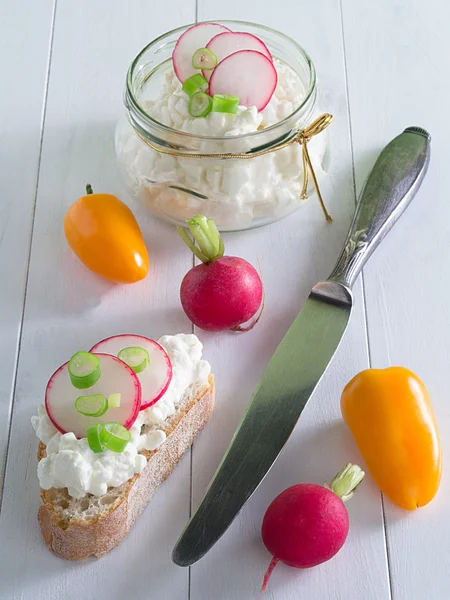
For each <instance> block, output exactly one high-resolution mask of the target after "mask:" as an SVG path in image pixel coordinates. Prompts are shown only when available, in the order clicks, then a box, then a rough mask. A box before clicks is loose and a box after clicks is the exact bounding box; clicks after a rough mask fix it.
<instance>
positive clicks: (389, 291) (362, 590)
mask: <svg viewBox="0 0 450 600" xmlns="http://www.w3.org/2000/svg"><path fill="white" fill-rule="evenodd" d="M218 17H219V18H224V19H225V18H227V19H242V20H253V21H258V22H261V23H265V24H268V25H271V26H273V27H275V28H277V29H280V30H282V31H284V32H286V33H287V34H289V35H291V36H292V37H294V38H295V39H296V40H297V41H298V42H299V43H300V44H301V45H302V46H304V47H305V48H306V49H307V50H308V51H309V53H310V54H311V55H312V57H313V60H314V62H315V64H316V68H317V70H318V73H319V77H320V87H321V94H322V102H321V105H322V107H323V109H325V110H327V111H329V112H331V113H332V114H333V115H334V117H335V121H334V123H333V125H332V127H330V143H331V151H332V160H331V167H330V173H329V177H328V179H327V180H326V181H323V182H322V187H323V192H324V195H325V197H326V198H327V201H328V203H329V205H330V210H331V212H332V214H333V216H334V219H335V220H334V223H333V225H331V226H329V225H327V224H326V223H325V222H324V221H323V217H322V214H321V212H320V209H319V207H318V204H317V203H316V202H315V201H311V202H309V203H308V204H307V205H306V206H305V207H304V208H303V209H302V210H300V211H299V212H298V213H296V214H295V215H293V216H291V217H290V218H288V219H286V220H284V221H282V222H280V223H276V224H274V225H271V226H269V227H265V228H262V229H259V230H255V231H250V232H246V233H240V234H227V235H226V236H225V243H226V246H227V249H228V251H229V253H230V254H237V255H240V256H243V257H245V258H247V259H248V260H250V261H252V262H256V261H257V260H258V259H259V261H260V263H261V266H262V269H263V272H264V281H265V286H266V289H267V308H266V311H265V313H264V317H263V319H262V320H261V322H260V324H259V325H258V326H257V327H256V328H255V329H254V330H253V331H252V332H251V333H248V334H243V335H233V334H220V335H217V334H214V335H210V334H205V333H201V332H200V335H201V338H202V340H203V342H204V346H205V356H206V358H207V359H208V360H209V361H210V362H211V363H212V365H213V369H214V372H215V374H216V380H217V410H216V411H215V414H214V416H213V418H212V420H211V422H210V424H209V425H208V427H207V428H206V430H205V431H204V432H203V433H202V435H201V436H200V437H199V438H198V440H197V441H196V442H195V445H194V447H193V450H192V451H191V452H190V453H188V454H187V455H186V456H185V457H184V459H183V460H182V461H181V463H180V464H179V466H178V467H177V469H176V471H175V472H174V474H173V475H172V477H171V478H170V479H169V480H168V481H167V482H166V483H165V484H164V485H163V486H162V488H161V489H160V490H159V492H158V494H157V495H156V496H155V498H154V499H153V501H152V503H151V505H150V506H149V508H148V509H147V510H146V511H145V513H144V515H143V516H142V517H141V519H140V521H139V525H138V526H137V527H135V528H134V529H133V531H132V532H131V534H130V536H129V538H128V539H127V540H126V542H125V543H124V544H122V546H120V547H119V548H118V549H116V550H115V551H113V552H112V553H111V554H109V555H108V556H106V557H105V558H103V559H102V560H101V561H98V560H92V561H86V562H83V563H70V562H64V561H62V560H60V559H58V558H57V557H55V556H53V555H52V554H50V553H49V552H48V551H47V550H46V549H45V547H44V545H43V543H42V540H41V534H40V531H39V528H38V525H37V522H36V510H37V507H38V505H39V491H38V482H37V477H36V438H35V436H34V433H33V431H32V429H31V425H30V417H31V416H32V414H33V413H35V411H36V409H37V406H38V404H39V403H40V402H41V401H42V396H43V390H44V388H45V384H46V382H47V379H48V376H49V374H50V373H52V372H53V370H54V369H55V367H57V366H58V365H59V364H60V363H61V362H62V361H63V360H66V359H67V357H68V356H70V355H71V354H72V353H73V352H74V351H76V350H78V349H79V348H88V347H90V345H92V344H93V343H94V342H95V341H97V340H98V339H101V338H102V337H105V336H107V335H111V334H113V333H115V332H122V331H127V330H130V331H137V332H141V333H143V334H144V335H149V336H150V337H158V336H160V335H162V334H163V333H175V332H179V331H185V332H189V331H191V325H190V323H189V322H188V320H187V319H186V317H185V316H184V314H183V312H182V310H181V308H180V305H179V300H178V288H179V283H180V281H181V278H182V276H183V275H184V273H185V272H186V271H187V270H188V268H189V266H190V265H191V258H190V256H189V253H188V252H187V251H186V250H185V248H183V245H182V244H181V242H180V241H179V240H178V239H177V236H176V234H175V232H174V230H173V229H172V228H170V227H169V226H166V225H164V224H162V223H160V222H157V221H155V220H153V219H152V218H151V217H149V216H148V215H147V214H146V213H144V212H142V211H140V210H139V209H138V207H136V206H133V209H134V211H135V213H136V215H137V217H138V219H139V221H140V223H141V226H142V229H143V232H144V235H145V238H146V241H147V243H148V247H149V249H150V254H151V259H152V265H153V266H152V268H151V272H150V275H149V277H148V278H147V279H146V280H145V281H144V282H142V283H140V284H136V285H134V286H129V287H121V286H115V285H110V284H108V283H106V282H103V281H101V280H99V279H98V278H97V277H95V276H94V275H92V274H90V273H89V272H88V271H87V270H86V269H85V268H84V267H82V266H81V265H80V264H79V263H78V262H77V260H76V259H75V258H74V257H73V256H72V255H71V253H70V251H69V250H68V248H67V245H66V242H65V240H64V235H63V229H62V222H63V217H64V214H65V211H66V209H67V207H68V206H69V205H70V203H71V202H73V201H74V200H75V199H76V198H77V197H79V196H80V195H81V194H82V193H83V189H84V185H85V184H86V182H88V181H89V182H90V183H92V185H93V186H94V187H95V188H96V189H97V190H99V191H100V190H101V191H108V192H112V193H116V194H118V195H122V196H123V190H122V188H121V186H120V184H119V181H118V177H117V174H116V170H115V166H114V157H113V130H114V124H115V121H116V119H117V118H118V117H119V116H120V115H121V114H122V105H121V100H122V89H123V84H124V77H125V72H126V69H127V67H128V65H129V63H130V62H131V60H132V58H133V57H134V56H135V55H136V53H137V52H138V51H139V50H140V49H141V48H142V47H143V46H144V45H145V44H147V43H148V42H149V41H150V40H151V39H153V38H154V37H156V36H157V35H159V34H161V33H163V32H164V31H167V30H169V29H172V28H174V27H177V26H180V25H183V24H184V23H189V22H193V21H195V20H196V19H198V20H207V19H217V18H218ZM449 23H450V8H449V4H448V3H446V2H445V0H434V2H433V7H432V10H430V8H429V7H427V4H426V3H424V2H422V1H421V0H395V2H393V1H392V0H378V2H368V1H364V0H363V1H361V0H341V1H340V0H317V1H315V2H311V1H309V0H284V2H274V1H269V0H244V1H242V0H228V2H225V3H224V2H223V1H220V0H197V2H196V0H170V2H165V3H164V2H157V1H156V0H128V2H120V1H116V2H111V1H107V0H94V1H92V0H77V2H72V1H70V0H53V2H52V1H51V0H40V1H39V2H29V1H27V0H3V1H2V2H1V3H0V77H1V83H2V85H1V95H0V186H1V187H0V189H1V199H0V282H1V283H0V493H1V494H2V495H1V498H0V502H1V513H0V598H1V599H2V600H6V599H8V600H12V599H19V598H20V599H21V600H22V599H23V600H44V599H45V600H47V599H52V600H59V599H82V600H91V599H93V598H100V599H101V600H103V599H105V600H123V598H132V599H136V600H141V599H142V600H144V599H146V600H150V599H151V600H153V599H155V600H156V599H157V600H164V599H167V600H169V599H170V600H188V599H190V600H211V599H215V600H244V599H245V600H247V599H249V598H257V597H258V591H259V587H260V584H261V579H262V576H263V573H264V571H265V569H266V566H267V564H268V562H269V560H270V556H269V554H268V553H267V552H266V550H265V548H264V546H263V545H262V543H261V541H260V537H259V529H260V525H261V521H262V517H263V514H264V511H265V509H266V507H267V506H268V504H269V503H270V501H271V500H272V499H273V498H274V497H275V495H277V494H278V493H279V492H280V491H281V490H283V489H284V488H285V487H287V486H288V485H291V484H293V483H297V482H300V481H315V482H318V483H322V482H323V481H325V480H327V479H328V478H329V477H330V476H331V475H333V474H334V473H335V472H336V471H337V470H338V469H339V468H340V466H341V465H342V464H343V463H344V462H346V461H348V460H352V461H360V460H361V458H360V456H359V454H358V451H357V449H356V447H355V445H354V443H353V441H352V439H351V437H350V434H349V433H348V431H347V430H346V429H345V427H344V426H343V423H342V421H341V419H340V412H339V397H340V392H341V390H342V388H343V386H344V385H345V384H346V383H347V382H348V380H349V379H350V378H351V377H352V376H353V375H355V374H356V373H357V372H358V371H360V370H362V369H364V368H367V367H368V366H370V365H372V366H375V367H385V366H388V365H391V364H395V365H397V364H400V365H405V366H408V367H409V368H411V369H413V370H415V371H416V372H417V373H418V374H419V375H420V376H421V377H422V378H423V379H424V380H425V382H426V384H427V386H428V388H429V391H430V393H431V396H432V399H433V402H434V407H435V411H436V414H437V420H438V424H439V427H440V432H441V437H442V444H443V451H444V455H445V456H449V455H450V401H449V398H450V379H449V377H448V372H449V360H450V359H449V356H448V353H449V342H448V340H449V333H450V326H449V325H448V318H447V316H448V312H449V311H448V306H449V299H448V296H447V294H448V292H449V285H448V274H449V269H448V258H447V257H448V254H449V252H450V236H449V233H450V225H449V223H450V202H449V200H448V193H449V192H448V190H449V177H448V174H449V158H448V156H449V155H448V149H447V147H448V140H449V139H450V124H449V122H448V119H447V118H446V114H445V112H444V111H446V105H447V102H448V97H449V92H450V86H449V83H448V73H449V67H450V64H449V63H450V59H449V57H450V47H449V42H448V39H449V38H448V29H449ZM408 125H421V126H423V127H425V128H427V129H428V130H429V131H430V132H431V134H432V136H433V145H432V159H431V165H430V169H429V172H428V175H427V177H426V179H425V182H424V184H423V186H422V188H421V190H420V192H419V194H418V196H417V197H416V199H415V200H414V201H413V204H412V206H411V207H410V208H409V209H408V211H407V213H406V214H405V215H404V216H403V217H402V219H401V222H400V223H399V225H397V226H396V228H395V229H394V230H393V232H392V233H391V234H390V235H389V236H388V238H387V239H386V240H385V242H384V243H383V244H382V246H381V247H380V249H379V250H378V251H377V252H376V254H375V255H374V257H373V258H372V259H371V261H370V263H369V266H368V267H367V268H366V270H365V272H364V274H363V277H362V278H361V279H360V280H359V282H358V284H357V286H356V289H355V298H356V309H355V311H354V314H353V316H352V320H351V324H350V327H349V330H348V332H347V333H346V335H345V339H344V341H343V344H342V345H341V347H340V349H339V351H338V353H337V355H336V357H335V359H334V360H333V363H332V365H331V367H330V368H329V370H328V371H327V373H326V376H325V377H324V379H323V381H322V383H321V384H320V386H319V388H318V390H317V391H316V393H315V394H314V398H313V400H312V401H311V403H310V404H309V405H308V407H307V409H306V410H305V413H304V415H303V416H302V418H301V421H300V422H299V424H298V426H297V428H296V430H295V433H294V435H293V436H292V438H291V439H290V441H289V443H288V445H287V447H286V448H285V450H284V452H283V453H282V456H281V457H280V459H279V460H278V462H277V464H276V467H275V468H274V469H273V470H272V471H271V472H270V474H269V476H268V477H267V478H266V480H265V481H264V483H263V484H262V486H261V487H260V488H259V489H258V491H257V493H256V494H255V495H254V496H253V498H252V499H251V501H250V502H249V503H248V504H247V506H246V507H245V509H244V510H243V511H242V513H241V515H240V516H239V517H238V519H237V520H236V521H235V522H234V524H233V525H232V527H231V528H230V530H229V531H228V533H227V534H226V535H225V536H224V537H223V538H222V539H221V540H220V541H219V543H218V544H217V545H216V546H215V547H214V548H213V549H212V550H211V552H210V553H209V554H207V555H206V556H205V558H204V559H202V560H201V561H200V562H199V563H197V564H196V565H194V566H193V567H192V568H191V569H181V568H178V567H176V566H175V565H173V564H172V562H171V560H170V553H171V549H172V547H173V545H174V543H175V541H176V539H177V537H178V535H179V533H180V532H181V530H182V528H183V526H184V525H185V523H186V521H187V519H188V517H189V512H190V510H191V505H192V506H195V505H196V504H197V503H198V502H199V500H200V498H201V496H202V493H203V492H204V490H205V488H206V485H207V483H208V481H209V479H210V477H211V476H212V474H213V472H214V470H215V468H216V466H217V464H218V462H219V460H220V458H221V456H222V454H223V452H224V450H225V448H226V447H227V445H228V442H229V440H230V438H231V436H232V433H233V432H234V430H235V428H236V426H237V424H238V422H239V420H240V418H241V416H242V413H243V411H244V408H245V406H246V404H247V402H248V400H249V398H250V395H251V393H252V391H253V389H254V387H255V385H256V383H257V381H258V379H259V376H260V374H261V372H262V370H263V368H264V366H265V364H266V363H267V361H268V359H269V357H270V356H271V354H272V352H273V351H274V349H275V347H276V345H277V344H278V342H279V341H280V340H281V338H282V336H283V335H284V333H285V331H286V330H287V328H288V326H289V324H290V322H291V321H292V320H293V318H294V316H295V315H296V313H297V312H298V310H299V308H300V307H301V305H302V302H303V301H304V300H305V298H306V296H307V294H308V292H309V290H310V287H311V285H312V284H313V283H315V282H316V281H317V280H318V279H320V278H323V277H326V276H327V275H328V272H329V270H330V269H331V267H332V265H333V262H334V259H335V257H336V254H337V252H338V250H339V249H340V246H341V244H342V242H343V239H344V237H345V233H346V230H347V227H348V225H349V221H350V219H351V215H352V212H353V209H354V205H355V196H356V194H357V193H358V191H359V190H360V188H361V185H362V182H363V181H364V179H365V177H366V175H367V173H368V171H369V169H370V167H371V165H372V164H373V162H374V159H375V158H376V156H377V154H378V152H379V151H380V150H381V148H382V147H383V146H384V145H385V144H386V143H387V142H388V141H389V140H390V139H392V138H393V137H394V136H395V135H397V134H398V133H400V132H401V131H402V130H403V129H404V128H405V127H406V126H408ZM446 143H447V146H446V145H445V144H446ZM442 290H443V291H442ZM445 290H447V292H446V293H444V292H445ZM445 465H446V461H445V463H444V466H445ZM449 494H450V478H449V476H448V471H447V470H444V475H443V480H442V484H441V489H440V492H439V494H438V496H437V497H436V499H435V500H434V501H433V503H432V504H431V505H430V506H428V507H426V508H424V509H421V510H418V511H416V512H415V513H411V514H409V513H406V512H403V511H401V510H399V509H396V508H395V507H394V506H393V505H392V504H390V502H389V501H388V500H385V501H383V499H382V497H381V495H380V493H379V491H378V490H377V488H376V487H375V485H374V484H373V483H372V481H371V479H370V477H367V479H366V481H365V483H364V485H363V486H361V488H360V489H359V490H358V494H357V497H355V499H354V500H353V501H352V502H351V503H350V505H349V512H350V519H351V531H350V535H349V539H348V541H347V543H346V545H345V547H344V548H343V550H342V551H341V552H340V553H339V555H338V556H337V557H335V558H334V559H333V560H332V561H330V562H328V563H326V564H324V565H322V566H321V567H318V568H316V569H311V570H308V571H304V572H301V571H297V570H294V569H290V568H288V567H285V566H283V565H280V566H278V567H277V569H276V571H275V572H274V574H273V577H272V580H271V585H270V590H269V591H268V593H267V597H268V598H273V599H276V600H293V599H300V598H305V599H311V600H312V599H314V600H388V599H392V600H428V599H430V600H431V599H433V600H448V598H450V568H449V567H450V542H449V540H450V518H449V511H448V497H449Z"/></svg>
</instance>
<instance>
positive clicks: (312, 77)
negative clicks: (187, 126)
mask: <svg viewBox="0 0 450 600" xmlns="http://www.w3.org/2000/svg"><path fill="white" fill-rule="evenodd" d="M218 22H219V23H223V24H228V23H229V24H236V25H244V26H250V27H258V28H260V29H262V30H264V31H267V32H268V33H272V34H275V35H277V36H280V37H282V38H284V39H285V40H286V41H288V42H289V43H290V44H292V45H293V46H294V47H295V48H296V50H297V51H299V52H300V54H301V55H302V56H303V58H304V59H305V61H306V64H307V66H308V70H309V85H308V89H307V90H306V94H305V97H304V99H303V100H302V102H301V103H300V104H299V105H298V106H297V107H296V108H295V110H294V111H293V112H292V113H290V114H289V115H288V116H287V117H284V118H283V119H282V120H281V121H277V122H276V123H273V124H272V125H269V127H265V128H264V129H261V130H257V131H252V132H249V133H242V134H239V135H235V136H208V135H199V134H195V135H194V134H192V133H189V132H187V131H183V130H181V129H175V128H173V127H169V126H168V125H165V124H164V123H161V122H160V121H157V120H156V119H154V118H153V117H152V116H151V115H149V114H148V113H147V112H146V111H145V110H144V109H143V108H142V106H141V104H140V103H139V102H138V100H137V98H136V96H135V94H134V93H133V75H134V71H135V68H136V66H137V64H138V63H139V60H140V59H141V57H142V56H143V55H144V54H145V53H146V52H147V51H148V50H149V49H151V48H152V47H153V46H155V45H156V44H158V43H159V42H161V41H163V40H164V39H165V38H167V37H169V36H171V35H173V34H177V33H180V34H181V33H182V32H184V31H186V29H188V28H189V27H192V26H194V25H199V24H202V23H211V21H198V22H197V23H191V24H188V25H183V26H182V27H176V28H175V29H172V30H170V31H167V32H165V33H163V34H162V35H160V36H158V37H157V38H155V39H154V40H152V41H151V42H150V43H149V44H147V46H145V47H144V48H143V49H142V50H141V51H140V52H139V53H138V54H137V55H136V57H135V58H134V60H133V61H132V63H131V65H130V67H129V68H128V71H127V77H126V99H127V101H129V102H130V103H131V105H132V107H133V108H134V109H135V110H137V111H138V113H139V114H140V116H141V117H142V118H143V119H144V120H145V121H149V122H150V123H151V124H152V125H156V126H157V127H158V128H160V129H161V130H162V131H164V132H167V133H170V134H176V135H180V136H186V137H190V138H192V137H195V138H196V139H199V140H201V141H205V142H223V141H230V140H244V139H257V138H258V136H261V134H267V132H272V131H274V130H276V129H277V128H278V127H282V126H283V125H285V124H286V123H287V122H288V121H289V120H291V119H292V118H293V117H295V115H297V114H299V113H300V112H301V111H302V109H303V108H304V107H305V106H307V104H308V102H309V100H310V99H311V96H312V95H313V94H314V91H315V87H316V79H317V78H316V69H315V66H314V63H313V61H312V59H311V57H310V56H309V54H308V53H307V52H306V50H304V49H303V48H302V47H301V46H300V44H298V43H297V42H296V41H295V40H294V39H292V38H291V37H290V36H288V35H286V34H284V33H282V32H281V31H278V30H277V29H274V28H273V27H267V26H266V25H261V24H260V23H254V22H251V21H240V20H236V19H226V20H220V21H218ZM128 108H129V106H128Z"/></svg>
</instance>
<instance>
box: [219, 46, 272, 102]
mask: <svg viewBox="0 0 450 600" xmlns="http://www.w3.org/2000/svg"><path fill="white" fill-rule="evenodd" d="M277 82H278V75H277V71H276V69H275V67H274V66H273V63H272V61H271V60H269V59H268V58H267V56H264V54H261V52H255V51H254V50H241V51H239V52H235V53H234V54H231V55H230V56H227V58H224V59H223V60H222V62H220V63H219V64H218V65H217V67H216V68H215V69H214V71H213V74H212V75H211V79H210V80H209V93H210V95H211V96H215V95H216V94H226V95H233V96H238V97H239V99H240V104H241V105H243V106H256V108H257V109H258V110H263V109H264V108H265V107H266V106H267V104H268V103H269V101H270V99H271V98H272V95H273V93H274V91H275V88H276V87H277Z"/></svg>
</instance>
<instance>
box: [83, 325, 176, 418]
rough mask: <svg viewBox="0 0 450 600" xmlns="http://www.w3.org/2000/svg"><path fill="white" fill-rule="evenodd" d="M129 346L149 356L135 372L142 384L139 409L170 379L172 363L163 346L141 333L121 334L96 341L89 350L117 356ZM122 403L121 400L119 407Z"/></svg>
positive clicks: (157, 395)
mask: <svg viewBox="0 0 450 600" xmlns="http://www.w3.org/2000/svg"><path fill="white" fill-rule="evenodd" d="M130 346H137V347H139V348H143V349H144V350H146V351H147V352H148V354H149V356H150V365H149V366H147V367H146V368H145V369H144V370H143V371H141V372H140V373H138V374H137V377H138V379H139V381H140V382H141V386H142V400H141V410H144V408H148V407H149V406H152V404H155V402H157V401H158V400H159V399H160V398H161V396H162V395H163V394H164V393H165V392H166V390H167V388H168V387H169V383H170V382H171V381H172V363H171V362H170V358H169V357H168V356H167V352H166V351H165V350H164V348H163V347H162V346H160V345H159V344H158V343H157V342H155V341H154V340H151V339H149V338H146V337H143V336H141V335H132V334H123V335H114V336H112V337H109V338H106V339H105V340H102V341H101V342H98V344H95V346H94V347H93V348H92V349H91V352H95V353H97V352H105V353H107V354H112V355H114V356H117V355H118V354H119V352H120V351H121V350H123V349H124V348H129V347H130ZM114 391H116V392H117V391H118V390H114ZM122 403H123V400H122V401H121V404H120V406H121V407H122ZM116 420H117V419H116Z"/></svg>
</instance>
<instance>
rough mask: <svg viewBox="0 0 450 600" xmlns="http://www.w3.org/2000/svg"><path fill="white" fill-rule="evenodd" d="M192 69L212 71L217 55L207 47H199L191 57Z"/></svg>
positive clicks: (215, 64)
mask: <svg viewBox="0 0 450 600" xmlns="http://www.w3.org/2000/svg"><path fill="white" fill-rule="evenodd" d="M192 66H193V67H194V69H204V70H205V71H212V70H213V69H214V68H215V67H216V66H217V56H216V55H215V54H214V52H211V50H210V49H209V48H199V49H198V50H197V51H196V52H194V56H193V57H192Z"/></svg>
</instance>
